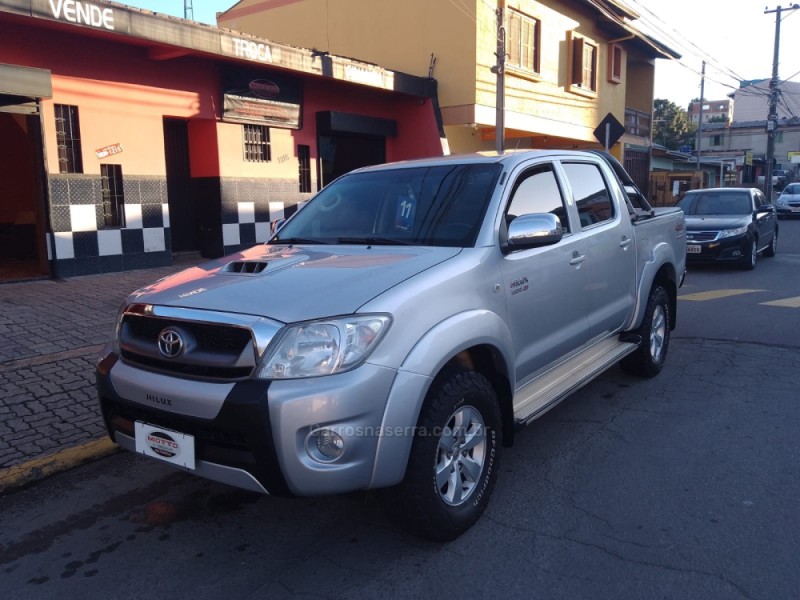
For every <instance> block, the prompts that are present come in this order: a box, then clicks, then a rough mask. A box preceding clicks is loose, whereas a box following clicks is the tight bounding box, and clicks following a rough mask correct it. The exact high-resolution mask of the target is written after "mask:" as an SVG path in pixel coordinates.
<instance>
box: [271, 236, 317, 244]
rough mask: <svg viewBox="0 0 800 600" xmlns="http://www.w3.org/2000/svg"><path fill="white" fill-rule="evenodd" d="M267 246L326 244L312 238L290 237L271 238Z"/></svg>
mask: <svg viewBox="0 0 800 600" xmlns="http://www.w3.org/2000/svg"><path fill="white" fill-rule="evenodd" d="M267 243H268V244H327V243H328V242H326V241H324V240H315V239H312V238H302V237H290V238H272V239H271V240H270V241H269V242H267Z"/></svg>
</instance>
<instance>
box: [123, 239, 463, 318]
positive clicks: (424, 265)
mask: <svg viewBox="0 0 800 600" xmlns="http://www.w3.org/2000/svg"><path fill="white" fill-rule="evenodd" d="M460 251H461V249H460V248H444V247H430V246H425V247H420V246H413V247H412V246H371V247H368V246H311V245H309V246H283V245H280V246H276V245H260V246H255V247H253V248H250V249H248V250H245V251H243V252H239V253H237V254H232V255H230V256H226V257H225V258H221V259H219V260H216V261H213V262H209V263H206V264H202V265H199V266H196V267H192V268H190V269H186V270H184V271H181V272H180V273H176V274H175V275H171V276H169V277H165V278H164V279H161V280H159V281H157V282H155V283H154V284H152V285H149V286H147V287H144V288H142V289H140V290H138V291H136V292H134V293H133V294H131V295H130V296H129V298H128V301H129V302H141V303H145V304H156V305H162V306H174V307H184V308H195V309H204V310H216V311H224V312H233V313H242V314H250V315H259V316H264V317H269V318H272V319H276V320H278V321H282V322H284V323H292V322H296V321H304V320H308V319H318V318H323V317H330V316H334V315H345V314H352V313H354V312H355V311H356V310H358V308H359V307H360V306H362V305H363V304H365V303H366V302H368V301H369V300H372V299H373V298H375V297H376V296H378V295H379V294H381V293H383V292H385V291H386V290H388V289H389V288H391V287H393V286H395V285H397V284H399V283H400V282H402V281H404V280H406V279H408V278H409V277H413V276H414V275H416V274H418V273H420V272H422V271H424V270H426V269H429V268H431V267H433V266H434V265H437V264H439V263H441V262H443V261H445V260H448V259H450V258H453V257H454V256H456V255H457V254H458V253H459V252H460Z"/></svg>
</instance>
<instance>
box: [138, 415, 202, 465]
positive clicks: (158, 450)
mask: <svg viewBox="0 0 800 600" xmlns="http://www.w3.org/2000/svg"><path fill="white" fill-rule="evenodd" d="M135 434H136V451H137V452H141V453H142V454H144V455H145V456H151V457H152V458H156V459H158V460H163V461H164V462H168V463H172V464H173V465H178V466H180V467H185V468H187V469H192V470H194V468H195V464H194V436H192V435H187V434H185V433H180V432H179V431H172V430H171V429H164V428H163V427H159V426H158V425H150V424H149V423H142V422H141V421H136V425H135Z"/></svg>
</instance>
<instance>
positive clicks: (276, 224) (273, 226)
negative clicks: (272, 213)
mask: <svg viewBox="0 0 800 600" xmlns="http://www.w3.org/2000/svg"><path fill="white" fill-rule="evenodd" d="M284 223H286V219H276V220H274V221H271V222H270V224H269V233H270V235H275V234H276V233H278V230H279V229H280V228H281V227H283V224H284Z"/></svg>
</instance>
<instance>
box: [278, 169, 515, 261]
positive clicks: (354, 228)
mask: <svg viewBox="0 0 800 600" xmlns="http://www.w3.org/2000/svg"><path fill="white" fill-rule="evenodd" d="M501 170H502V167H501V166H500V165H498V164H472V165H447V166H438V167H420V168H411V169H394V170H391V171H375V172H366V173H353V174H351V175H345V176H344V177H341V178H339V179H337V180H336V181H334V182H333V183H332V184H330V185H329V186H327V187H326V188H324V189H323V190H322V191H321V192H320V193H319V194H318V195H317V196H316V197H314V198H313V199H312V200H311V201H310V202H309V203H308V204H307V205H306V206H304V207H303V209H302V210H300V212H298V213H297V214H296V215H295V216H294V218H292V219H291V220H290V221H289V222H288V223H286V225H285V226H284V227H283V228H282V229H280V231H279V232H278V233H277V234H276V235H275V236H273V237H272V239H271V240H270V241H269V243H270V244H280V243H320V244H360V243H365V244H413V245H426V246H457V247H467V246H472V245H473V244H474V243H475V238H476V236H477V235H478V230H479V229H480V226H481V224H482V223H483V216H484V214H485V212H486V207H487V205H488V203H489V199H490V198H491V195H492V191H493V189H494V185H495V184H496V183H497V179H498V177H499V175H500V172H501Z"/></svg>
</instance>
